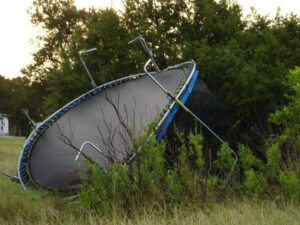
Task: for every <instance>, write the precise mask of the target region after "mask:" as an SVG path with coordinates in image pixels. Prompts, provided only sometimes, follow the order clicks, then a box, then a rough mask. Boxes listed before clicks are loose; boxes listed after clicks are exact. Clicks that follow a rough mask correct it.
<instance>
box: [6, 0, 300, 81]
mask: <svg viewBox="0 0 300 225" xmlns="http://www.w3.org/2000/svg"><path fill="white" fill-rule="evenodd" d="M32 1H33V0H4V1H1V2H0V28H1V35H0V75H4V76H5V77H8V78H12V77H16V76H20V75H21V72H20V69H21V68H22V67H23V66H25V65H27V64H29V63H31V62H32V57H31V54H32V53H33V52H34V46H33V44H32V43H31V42H32V41H31V40H32V39H34V37H35V36H36V35H37V31H36V30H35V29H34V28H33V27H32V25H31V23H30V16H29V15H27V12H26V11H27V9H28V7H29V6H30V5H31V3H32ZM236 1H237V2H238V3H239V4H240V5H241V6H242V7H243V12H244V15H247V14H249V13H250V8H251V6H254V7H255V8H256V9H257V11H258V12H259V13H261V14H263V15H266V14H269V15H270V16H271V17H273V16H274V15H275V14H276V9H277V7H278V6H279V7H280V8H281V11H282V14H283V15H285V14H288V13H290V12H293V13H295V14H298V15H300V2H299V0H236ZM75 2H76V4H77V6H78V7H80V8H84V7H90V6H95V7H107V6H113V7H115V8H117V9H120V10H121V9H122V3H121V2H122V1H121V0H75Z"/></svg>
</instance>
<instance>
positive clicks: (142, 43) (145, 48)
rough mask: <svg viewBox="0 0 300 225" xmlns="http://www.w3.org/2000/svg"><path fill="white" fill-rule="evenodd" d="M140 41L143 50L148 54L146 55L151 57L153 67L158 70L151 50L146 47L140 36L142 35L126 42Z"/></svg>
mask: <svg viewBox="0 0 300 225" xmlns="http://www.w3.org/2000/svg"><path fill="white" fill-rule="evenodd" d="M136 41H138V42H140V44H141V45H142V47H143V49H144V51H145V52H146V54H147V55H148V57H149V58H150V59H151V61H152V63H153V64H154V67H155V68H156V70H157V71H160V69H159V67H158V65H157V64H156V62H155V60H154V55H153V52H152V50H151V49H150V48H149V47H148V45H147V43H146V41H145V39H144V38H143V37H142V36H139V37H137V38H135V39H133V40H131V41H129V42H128V44H129V45H130V44H132V43H134V42H136Z"/></svg>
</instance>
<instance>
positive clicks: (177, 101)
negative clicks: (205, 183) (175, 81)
mask: <svg viewBox="0 0 300 225" xmlns="http://www.w3.org/2000/svg"><path fill="white" fill-rule="evenodd" d="M150 62H151V59H149V60H148V61H147V62H146V63H145V65H144V71H145V73H146V74H147V75H148V76H149V77H150V78H151V79H152V80H153V81H154V83H156V84H157V86H159V87H160V89H162V90H163V92H165V93H166V95H167V96H168V97H169V98H171V99H172V100H173V101H175V102H176V103H177V104H178V105H179V106H180V107H181V108H182V109H183V110H184V111H186V112H187V113H189V114H190V115H191V116H192V117H194V118H195V120H197V121H198V122H199V123H200V124H201V125H202V126H203V127H205V128H206V129H207V130H208V131H209V132H210V133H211V134H212V135H213V136H215V138H217V140H218V141H219V142H220V143H221V144H224V143H225V142H224V141H223V139H222V138H221V137H220V136H219V135H217V134H216V133H215V132H214V131H213V130H212V129H211V128H210V127H209V126H208V125H207V124H206V123H204V122H203V121H202V120H201V119H200V118H199V117H198V116H197V115H195V114H194V113H193V112H192V111H191V110H190V109H189V108H188V107H187V106H186V105H185V104H184V103H183V102H182V101H180V99H178V98H176V97H175V96H174V95H172V94H171V93H170V92H169V91H168V90H167V89H166V88H165V87H164V86H162V84H160V83H159V82H158V81H157V80H156V79H155V78H154V77H153V76H152V75H151V74H150V73H149V72H148V70H147V67H148V65H149V64H150ZM230 151H231V152H232V154H233V155H234V157H235V161H234V163H233V165H232V168H231V171H230V173H229V174H228V176H227V178H226V182H227V180H228V178H229V177H230V176H231V174H232V172H233V170H234V167H235V165H236V163H237V154H236V153H235V152H234V151H233V150H232V149H231V148H230Z"/></svg>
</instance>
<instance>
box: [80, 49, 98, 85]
mask: <svg viewBox="0 0 300 225" xmlns="http://www.w3.org/2000/svg"><path fill="white" fill-rule="evenodd" d="M96 50H97V48H91V49H88V50H82V51H79V52H78V54H79V58H80V60H81V63H82V64H83V66H84V69H85V71H86V72H87V74H88V76H89V78H90V80H91V85H92V86H93V88H96V87H97V84H96V82H95V81H94V79H93V77H92V75H91V73H90V71H89V69H88V68H87V66H86V64H85V61H84V60H83V58H82V57H81V56H82V54H87V53H90V52H93V51H96Z"/></svg>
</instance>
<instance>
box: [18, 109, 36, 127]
mask: <svg viewBox="0 0 300 225" xmlns="http://www.w3.org/2000/svg"><path fill="white" fill-rule="evenodd" d="M21 112H22V113H23V114H24V115H25V116H26V117H27V119H28V120H29V123H30V125H31V126H32V127H33V129H35V128H36V127H37V124H36V122H35V121H34V120H33V119H31V117H30V116H29V114H28V109H22V110H21Z"/></svg>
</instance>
